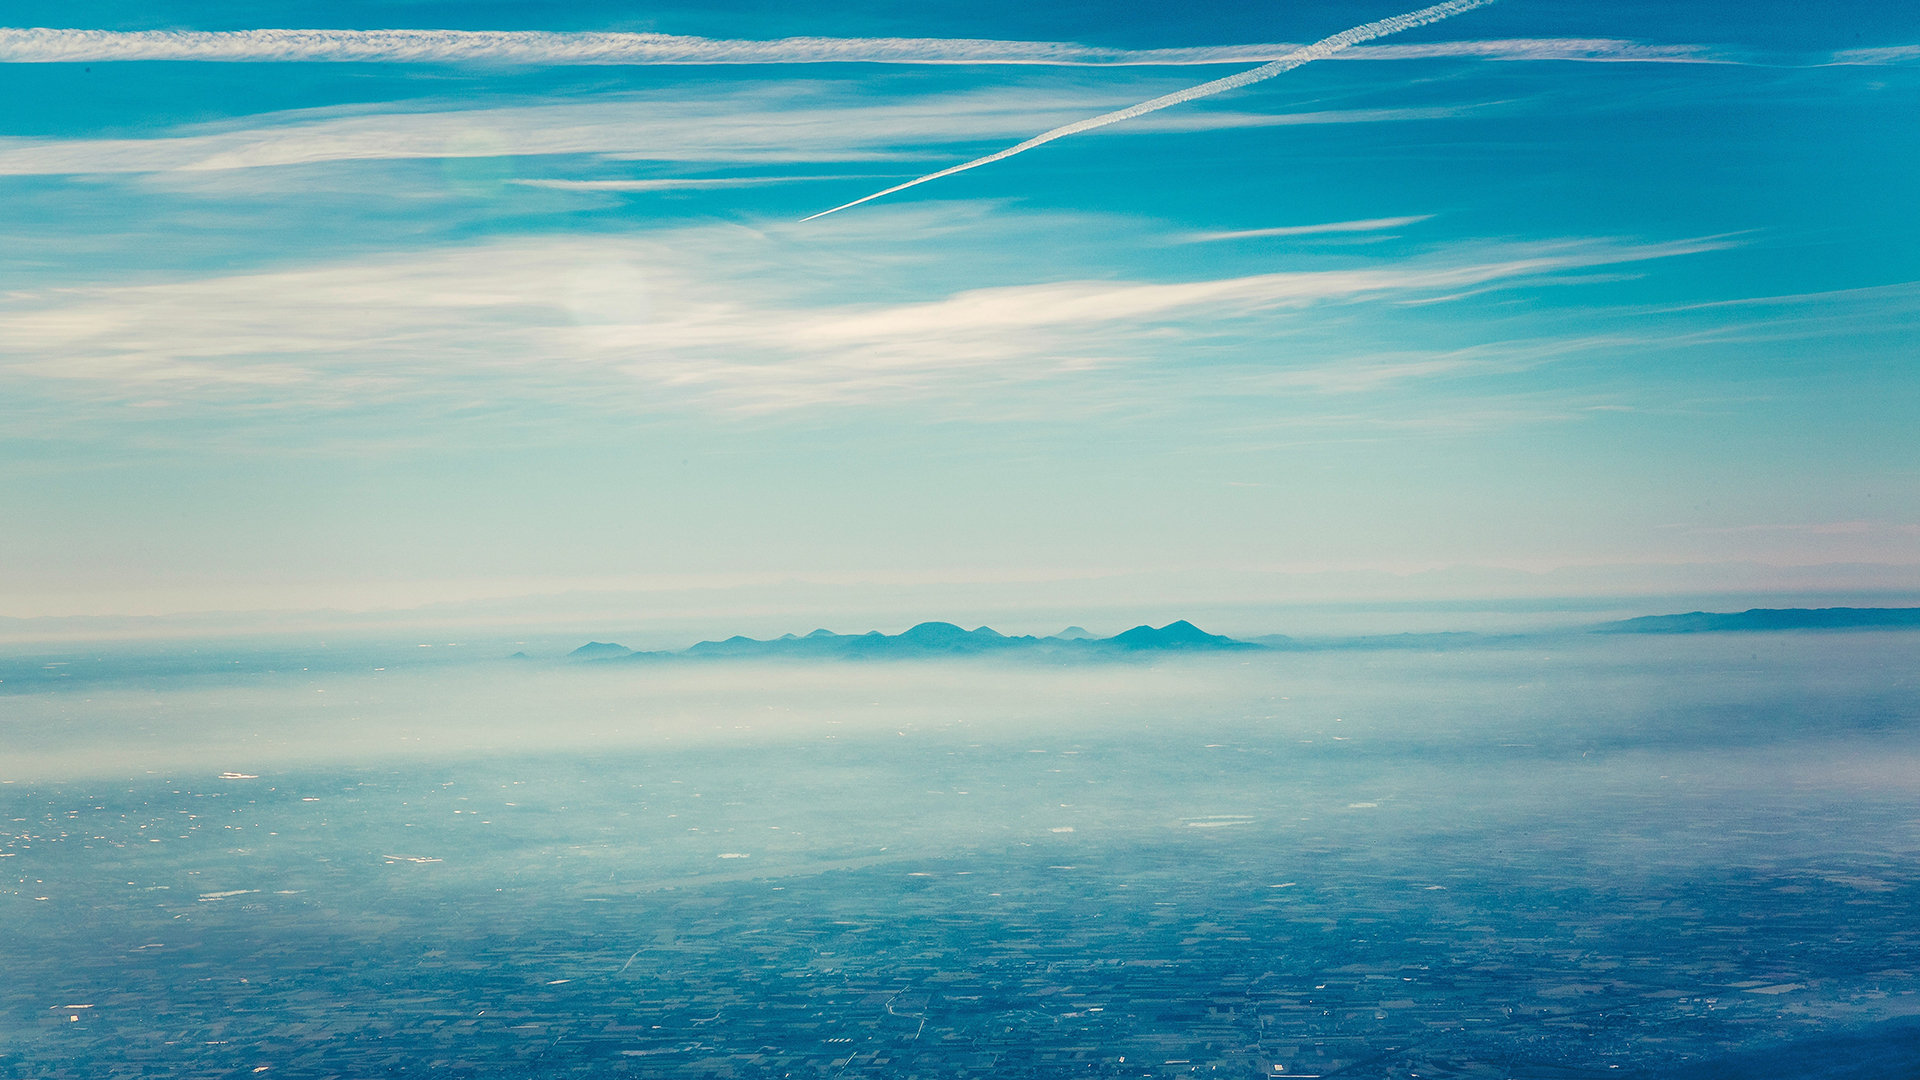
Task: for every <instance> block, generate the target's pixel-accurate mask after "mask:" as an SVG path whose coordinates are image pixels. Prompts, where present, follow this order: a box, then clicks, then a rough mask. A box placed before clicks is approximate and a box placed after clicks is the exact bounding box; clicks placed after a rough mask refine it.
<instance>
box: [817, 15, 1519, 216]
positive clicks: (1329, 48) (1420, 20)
mask: <svg viewBox="0 0 1920 1080" xmlns="http://www.w3.org/2000/svg"><path fill="white" fill-rule="evenodd" d="M1492 2H1493V0H1447V2H1446V3H1444V4H1435V5H1433V6H1432V7H1429V8H1421V9H1420V10H1419V11H1410V12H1407V13H1406V14H1405V15H1395V16H1393V17H1392V18H1388V19H1381V20H1380V21H1379V22H1370V23H1367V24H1366V25H1364V26H1356V27H1354V28H1353V29H1351V30H1342V31H1341V32H1339V33H1337V34H1335V35H1333V36H1332V37H1328V38H1321V39H1320V40H1319V41H1316V42H1314V43H1313V44H1311V45H1303V46H1301V47H1300V48H1298V49H1295V50H1294V51H1292V52H1290V53H1288V54H1286V55H1285V56H1282V57H1281V58H1280V59H1278V60H1275V61H1274V62H1272V63H1270V64H1265V65H1262V66H1260V67H1257V68H1252V69H1250V70H1247V71H1243V72H1241V73H1239V74H1238V75H1229V76H1227V77H1226V78H1224V79H1215V80H1213V81H1212V82H1203V83H1201V84H1200V85H1198V86H1189V87H1187V88H1186V89H1185V90H1176V91H1174V92H1173V93H1171V94H1165V95H1162V96H1160V97H1157V98H1154V99H1152V100H1151V101H1143V102H1141V103H1140V104H1138V105H1129V106H1127V107H1126V108H1124V109H1121V110H1119V111H1117V112H1110V113H1102V114H1100V115H1099V116H1093V117H1088V118H1087V119H1085V120H1076V121H1074V122H1073V123H1071V124H1068V125H1066V126H1064V127H1057V128H1054V129H1053V130H1052V131H1046V132H1042V133H1040V134H1038V135H1035V136H1034V137H1033V138H1031V139H1028V140H1027V141H1026V142H1023V143H1020V144H1018V145H1015V146H1009V147H1007V148H1006V149H1005V150H1002V151H1000V152H999V153H997V154H988V155H987V156H986V157H983V158H974V159H973V160H972V161H969V162H966V163H964V164H961V165H955V166H953V167H952V168H947V169H941V170H940V171H939V172H933V173H928V174H927V175H925V176H922V177H918V178H916V179H913V180H909V181H907V182H906V183H904V184H895V185H894V186H893V187H890V188H888V189H886V190H885V191H876V192H874V193H873V194H871V195H868V196H867V197H865V198H862V199H855V200H853V201H852V202H850V203H842V204H841V205H839V206H836V207H834V208H833V209H831V210H822V211H820V212H819V213H817V214H810V215H808V216H807V217H804V218H801V219H800V220H802V221H812V220H813V219H814V218H823V217H826V216H827V215H828V214H837V213H839V212H840V211H842V210H846V209H849V208H851V207H855V206H859V205H860V204H861V203H864V202H872V201H873V200H875V199H878V198H880V197H881V196H883V195H891V194H893V193H894V192H896V191H905V190H906V189H908V188H910V187H915V186H917V185H920V184H924V183H926V182H927V181H929V180H938V179H940V178H941V177H943V176H952V175H953V174H954V173H959V172H966V171H967V170H968V169H977V168H979V167H980V166H982V165H991V164H993V163H994V162H996V161H1005V160H1006V159H1008V158H1010V157H1012V156H1013V155H1015V154H1024V153H1026V152H1027V151H1029V150H1031V149H1033V148H1034V147H1036V146H1043V145H1045V144H1047V143H1050V142H1052V141H1054V140H1055V139H1064V138H1066V137H1067V136H1069V135H1078V134H1080V133H1081V132H1083V131H1092V130H1093V129H1094V128H1101V127H1106V126H1107V125H1108V124H1118V123H1120V122H1121V121H1123V120H1132V119H1133V118H1134V117H1136V116H1145V115H1146V114H1148V113H1150V112H1158V111H1160V110H1161V109H1165V108H1168V107H1169V106H1173V105H1182V104H1185V103H1186V102H1189V101H1196V100H1198V99H1200V98H1204V97H1212V96H1213V95H1215V94H1224V93H1226V92H1227V91H1228V90H1238V89H1240V88H1241V87H1243V86H1247V85H1250V84H1252V83H1257V82H1260V81H1262V80H1265V79H1271V78H1273V77H1274V76H1275V75H1278V74H1280V73H1281V72H1285V71H1292V70H1293V69H1294V68H1297V67H1299V66H1300V65H1302V64H1310V63H1312V62H1313V61H1315V60H1320V59H1323V58H1325V57H1328V56H1332V55H1333V54H1334V53H1337V52H1340V51H1341V50H1343V49H1350V48H1352V47H1353V46H1355V45H1358V44H1360V43H1361V42H1364V41H1372V40H1373V39H1374V38H1378V37H1385V36H1387V35H1388V34H1397V33H1399V32H1400V31H1402V30H1412V29H1413V28H1414V27H1417V26H1425V25H1427V24H1428V23H1436V22H1439V21H1440V20H1442V19H1450V18H1452V17H1453V16H1455V15H1458V14H1460V13H1461V12H1463V11H1472V10H1473V9H1474V8H1477V7H1484V6H1485V5H1487V4H1490V3H1492Z"/></svg>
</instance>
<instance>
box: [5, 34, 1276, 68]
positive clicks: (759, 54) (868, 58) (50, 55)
mask: <svg viewBox="0 0 1920 1080" xmlns="http://www.w3.org/2000/svg"><path fill="white" fill-rule="evenodd" d="M1292 47H1293V46H1290V45H1273V44H1264V45H1218V46H1206V47H1200V48H1187V49H1150V50H1128V49H1101V48H1094V47H1092V46H1087V45H1077V44H1073V43H1071V42H1053V41H992V40H984V39H972V38H829V37H794V38H778V39H774V40H770V41H745V40H729V39H724V38H703V37H685V36H681V35H676V34H626V33H606V34H599V33H555V32H549V31H538V30H229V31H185V30H146V31H114V30H55V29H44V28H39V29H11V28H0V62H4V63H42V64H45V63H80V62H89V63H106V62H111V61H116V60H202V61H206V60H212V61H253V62H274V61H283V62H284V61H333V62H341V61H346V62H354V61H359V62H387V63H395V62H398V63H407V62H416V63H434V62H448V63H457V62H462V61H483V62H489V63H505V64H556V65H571V64H793V63H803V64H830V63H880V64H1039V65H1060V66H1072V65H1087V66H1124V65H1161V64H1164V65H1183V64H1232V63H1247V62H1249V61H1255V60H1267V59H1271V58H1272V57H1274V56H1276V55H1278V54H1279V53H1282V52H1285V51H1286V50H1287V49H1289V48H1292Z"/></svg>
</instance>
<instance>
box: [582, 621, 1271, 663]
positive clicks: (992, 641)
mask: <svg viewBox="0 0 1920 1080" xmlns="http://www.w3.org/2000/svg"><path fill="white" fill-rule="evenodd" d="M1075 630H1078V631H1079V633H1081V634H1084V635H1086V636H1084V637H1068V636H1067V634H1068V633H1072V632H1073V631H1075ZM1263 648H1265V646H1263V645H1256V644H1254V643H1252V642H1247V641H1236V640H1234V639H1233V638H1229V637H1222V636H1221V635H1219V634H1209V633H1207V632H1206V631H1204V630H1202V629H1200V628H1199V627H1197V626H1195V625H1193V624H1192V623H1190V622H1187V621H1186V620H1184V619H1182V620H1180V621H1178V622H1171V623H1168V624H1167V625H1165V626H1162V627H1157V628H1156V627H1152V626H1136V627H1134V628H1133V629H1131V630H1128V631H1126V632H1124V633H1120V634H1115V635H1114V636H1113V637H1110V638H1096V637H1094V636H1093V635H1091V634H1087V632H1086V631H1085V630H1080V629H1079V628H1078V627H1069V628H1068V630H1067V631H1066V632H1064V633H1062V634H1058V635H1055V636H1053V637H1044V638H1042V637H1034V636H1032V635H1020V636H1018V637H1008V636H1007V635H1005V634H1002V633H1000V632H999V631H997V630H995V629H993V628H992V627H989V626H980V627H975V628H974V629H972V630H968V629H965V628H963V627H960V626H956V625H954V624H953V623H949V622H923V623H920V624H919V625H917V626H914V627H912V628H910V629H908V630H904V631H902V632H900V633H898V634H883V633H881V632H879V631H878V630H870V631H868V632H867V633H864V634H836V633H834V632H833V631H831V630H815V631H813V632H812V633H810V634H807V635H806V636H804V637H795V636H794V635H792V634H785V635H782V636H780V637H777V638H769V639H760V638H750V637H744V636H738V635H736V636H734V637H730V638H724V639H722V640H719V641H702V642H700V643H699V644H697V645H694V646H692V647H691V648H688V649H685V650H683V651H681V652H677V653H671V652H633V651H631V650H628V649H625V648H623V647H621V646H619V645H611V644H606V643H603V642H593V643H590V644H587V645H583V646H581V647H580V648H578V649H575V650H574V651H573V652H571V653H569V654H568V655H569V656H570V657H574V658H578V659H584V660H636V661H638V660H666V659H673V658H682V657H684V658H692V659H719V658H725V657H782V658H796V659H798V658H817V659H831V660H880V659H894V658H899V659H911V658H916V657H941V656H981V655H989V654H995V655H1002V654H1004V655H1014V654H1019V655H1030V656H1034V657H1054V658H1059V659H1094V658H1099V657H1117V656H1125V655H1130V654H1136V653H1152V652H1196V651H1219V650H1235V649H1263Z"/></svg>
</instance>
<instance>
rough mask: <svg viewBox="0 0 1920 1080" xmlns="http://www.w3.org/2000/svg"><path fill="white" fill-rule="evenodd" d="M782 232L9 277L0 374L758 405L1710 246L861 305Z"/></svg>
mask: <svg viewBox="0 0 1920 1080" xmlns="http://www.w3.org/2000/svg"><path fill="white" fill-rule="evenodd" d="M890 224H895V225H897V221H896V222H893V223H890ZM792 242H793V238H792V237H790V236H786V235H784V234H782V233H779V232H760V231H754V230H743V229H738V228H734V229H728V230H714V229H705V230H683V231H681V232H679V233H668V234H662V235H656V236H650V237H646V238H621V239H606V238H580V237H573V238H543V239H534V240H521V241H514V242H507V243H498V244H492V245H487V246H484V247H480V248H469V249H459V250H441V251H436V252H431V253H426V254H421V255H413V256H405V257H388V258H380V259H369V260H362V261H357V262H350V263H341V264H336V265H331V266H326V267H320V268H312V269H300V270H289V271H284V272H277V273H260V274H246V275H234V276H227V277H215V278H204V279H198V280H190V281H179V282H173V283H167V284H152V285H131V286H119V287H111V288H83V289H65V290H57V291H48V292H45V293H40V294H32V295H15V296H13V297H10V298H8V299H7V300H6V301H5V302H4V303H3V304H0V378H3V379H4V380H5V381H6V382H9V383H14V384H15V385H16V386H18V385H24V384H27V383H31V384H32V385H33V386H34V387H35V388H36V390H35V392H36V393H39V394H45V393H49V392H63V393H66V394H69V395H72V396H76V397H79V398H83V399H92V400H98V401H103V402H104V401H119V402H123V403H126V402H136V401H152V402H171V403H174V404H183V403H187V404H191V403H200V404H203V405H218V404H220V403H222V402H229V403H252V404H265V405H272V406H274V407H276V408H306V409H314V408H319V409H331V408H347V409H351V408H357V407H363V406H365V405H366V404H368V403H369V402H377V401H384V400H391V401H400V400H407V399H410V398H421V397H444V396H446V395H454V396H458V397H461V398H463V399H487V398H495V399H500V400H522V399H527V398H529V397H533V398H544V399H566V400H573V401H579V402H588V403H591V404H593V405H594V406H595V407H601V406H604V405H605V404H606V402H608V401H610V400H615V399H618V400H623V401H629V402H637V403H640V404H636V405H634V407H637V408H642V409H646V408H667V407H671V408H685V407H689V406H697V407H701V408H707V409H718V410H723V411H742V410H744V411H764V410H770V409H771V410H780V409H793V408H803V407H808V406H817V405H821V404H829V403H847V402H863V401H864V402H880V401H889V400H902V399H912V398H916V397H923V396H926V395H929V394H939V393H943V392H955V391H963V392H964V391H968V390H975V389H979V388H981V387H988V386H994V385H1004V384H1009V383H1019V382H1029V381H1033V380H1037V379H1046V378H1052V377H1059V376H1062V375H1065V374H1068V373H1072V372H1084V371H1087V370H1089V369H1095V368H1115V367H1125V366H1129V365H1138V364H1153V363H1160V362H1164V361H1165V360H1166V359H1167V358H1169V357H1170V356H1174V355H1178V353H1179V351H1180V350H1181V349H1183V348H1185V347H1186V346H1187V345H1190V344H1192V343H1196V342H1201V341H1206V340H1214V341H1231V340H1234V339H1235V338H1236V337H1238V338H1241V339H1247V338H1249V337H1252V338H1267V337H1270V336H1271V334H1272V333H1273V331H1274V330H1275V328H1276V326H1279V325H1282V324H1284V323H1285V322H1286V321H1287V320H1291V319H1296V318H1299V317H1301V316H1300V315H1299V314H1290V313H1305V312H1308V311H1309V310H1310V309H1313V308H1315V307H1318V306H1321V305H1329V304H1332V305H1351V304H1360V303H1370V302H1376V301H1387V302H1391V301H1394V300H1398V299H1404V298H1407V297H1413V296H1427V295H1434V294H1439V293H1447V292H1457V291H1460V290H1462V289H1468V288H1479V289H1487V288H1499V287H1513V286H1520V285H1524V284H1527V283H1529V282H1531V281H1533V280H1536V279H1539V278H1542V277H1546V276H1551V275H1562V274H1567V273H1571V272H1576V271H1579V270H1582V269H1586V268H1598V267H1605V266H1616V265H1620V264H1625V263H1633V262H1644V261H1648V260H1656V259H1665V258H1673V257H1677V256H1682V255H1686V254H1690V253H1694V252H1699V251H1705V250H1711V249H1713V248H1715V247H1719V246H1724V245H1722V244H1720V243H1718V242H1713V241H1688V242H1678V243H1668V244H1645V245H1633V244H1621V243H1616V242H1605V241H1578V242H1564V243H1557V244H1531V245H1516V244H1502V245H1471V246H1464V247H1460V248H1456V249H1453V250H1450V251H1445V252H1441V253H1437V254H1433V255H1428V256H1422V257H1418V258H1415V259H1411V260H1406V261H1401V262H1397V263H1378V262H1370V263H1367V264H1365V265H1356V266H1354V267H1352V268H1348V269H1336V270H1312V271H1297V272H1280V273H1264V274H1253V275H1242V276H1234V277H1223V278H1215V279H1202V280H1189V281H1173V282H1155V281H1138V280H1133V281H1128V280H1120V281H1089V280H1067V281H1048V282H1034V283H1028V284H1019V285H1009V286H996V287H989V288H963V289H959V290H956V291H952V292H949V293H947V294H945V295H940V296H937V297H934V298H930V299H922V300H914V301H894V302H874V301H870V300H862V299H854V298H853V297H858V296H860V295H861V294H863V293H867V294H870V293H871V291H872V285H871V282H866V279H865V278H861V277H859V274H858V273H852V274H850V276H847V277H846V279H845V280H843V281H840V282H839V283H838V284H837V285H836V286H835V289H836V295H834V296H831V297H822V296H820V295H818V293H817V291H814V290H817V288H818V285H817V283H816V282H815V281H813V280H812V278H813V277H817V276H819V275H820V274H821V273H823V272H824V271H822V270H821V269H820V268H821V267H823V266H825V265H826V263H824V262H823V261H822V260H821V258H820V257H819V256H818V255H817V254H816V255H815V256H814V257H813V259H812V261H811V262H810V263H809V264H808V265H809V268H810V269H809V273H808V274H804V275H795V274H794V273H793V272H792V271H791V266H792V265H793V260H792V255H793V253H792V252H791V251H789V250H788V247H789V246H790V244H791V243H792ZM689 252H703V253H705V254H704V255H702V256H699V257H698V258H696V259H694V260H690V259H689V258H688V253H689ZM782 267H785V268H786V269H785V272H784V276H782V273H781V268H782ZM860 272H861V273H865V274H869V275H870V274H871V273H872V267H871V266H867V267H865V268H864V270H862V271H860ZM863 282H865V284H863ZM1276 320H1279V322H1276ZM1473 362H1474V360H1473V358H1472V357H1468V356H1465V355H1450V356H1440V357H1426V358H1420V357H1402V358H1400V359H1399V360H1398V361H1396V363H1397V365H1398V366H1397V367H1396V368H1395V369H1394V370H1393V371H1391V372H1385V371H1384V369H1382V370H1376V371H1373V372H1371V373H1369V374H1368V375H1366V376H1365V377H1364V378H1359V379H1356V378H1353V377H1334V376H1331V375H1330V376H1328V377H1327V378H1325V379H1322V380H1319V381H1317V382H1316V381H1314V380H1310V379H1309V380H1303V381H1301V382H1299V383H1297V384H1296V385H1297V386H1298V387H1300V388H1314V387H1318V388H1320V389H1323V390H1326V391H1329V392H1333V391H1338V390H1342V389H1349V390H1354V391H1357V390H1360V389H1363V388H1365V387H1369V386H1377V385H1380V384H1381V383H1382V382H1383V381H1394V380H1404V379H1415V378H1421V377H1426V376H1429V375H1433V374H1438V373H1441V372H1456V373H1457V372H1458V371H1459V370H1460V369H1461V368H1462V367H1463V366H1464V365H1469V364H1471V363H1473ZM1301 366H1305V365H1304V363H1302V364H1301ZM1389 376H1390V377H1389ZM61 387H65V388H66V389H65V390H64V391H60V390H59V388H61Z"/></svg>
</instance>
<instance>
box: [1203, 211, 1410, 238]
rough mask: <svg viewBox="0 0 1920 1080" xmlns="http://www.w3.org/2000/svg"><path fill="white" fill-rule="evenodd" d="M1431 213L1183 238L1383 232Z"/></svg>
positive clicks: (1284, 226) (1404, 225)
mask: <svg viewBox="0 0 1920 1080" xmlns="http://www.w3.org/2000/svg"><path fill="white" fill-rule="evenodd" d="M1432 217H1433V215H1432V214H1414V215H1410V216H1407V217H1384V218H1367V219H1365V220H1363V221H1323V222H1320V223H1318V224H1314V225H1279V226H1275V227H1273V228H1270V229H1235V230H1233V231H1231V232H1210V233H1199V234H1197V235H1194V236H1191V237H1188V238H1187V239H1188V240H1190V241H1192V242H1195V243H1207V242H1211V241H1215V240H1258V239H1263V238H1265V237H1279V236H1319V235H1322V234H1325V233H1366V232H1383V231H1386V230H1389V229H1400V228H1405V227H1406V226H1408V225H1418V224H1419V223H1420V222H1422V221H1426V220H1428V219H1430V218H1432Z"/></svg>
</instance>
